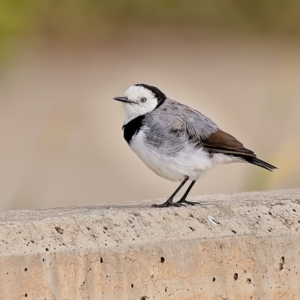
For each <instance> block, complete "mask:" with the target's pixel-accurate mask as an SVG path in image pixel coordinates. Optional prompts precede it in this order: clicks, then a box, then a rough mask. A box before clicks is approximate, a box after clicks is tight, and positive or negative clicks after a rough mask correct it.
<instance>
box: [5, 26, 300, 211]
mask: <svg viewBox="0 0 300 300" xmlns="http://www.w3.org/2000/svg"><path fill="white" fill-rule="evenodd" d="M14 49H16V50H14V52H13V53H11V54H10V56H9V59H8V60H7V62H6V64H5V66H4V67H2V71H1V76H0V132H1V133H0V136H1V139H0V143H1V152H0V166H1V168H0V199H1V202H0V209H2V210H3V209H17V208H38V207H52V206H69V205H91V204H97V203H115V202H124V201H130V200H142V199H147V198H157V197H160V198H161V197H167V196H169V195H170V194H171V192H173V190H174V189H175V188H176V187H177V184H176V183H172V182H168V181H166V180H165V179H163V178H159V177H158V176H157V175H155V174H154V173H152V172H151V171H150V170H148V169H147V167H146V166H144V164H143V163H142V162H141V161H140V160H139V158H138V157H137V156H136V155H135V154H134V153H133V152H131V150H130V149H129V147H128V145H127V144H126V142H125V141H124V139H123V136H122V135H123V134H122V130H121V127H122V122H123V118H124V114H123V111H122V106H121V105H120V103H118V102H115V101H113V100H112V98H113V97H114V96H120V95H123V93H124V91H125V89H126V88H127V87H128V86H129V85H131V84H133V83H147V84H151V85H155V86H157V87H159V88H160V89H161V90H162V91H164V92H165V93H166V94H167V96H169V97H170V98H172V99H175V100H178V101H180V102H183V103H185V104H187V105H190V106H192V107H194V108H196V109H197V110H199V111H201V112H203V113H204V114H206V115H207V116H209V117H211V118H212V119H213V120H214V121H216V122H217V124H218V125H219V126H220V127H221V128H222V129H223V130H225V131H227V132H229V133H231V134H232V135H234V136H235V137H237V138H238V139H240V140H241V141H242V142H243V143H244V145H245V146H246V147H248V148H250V149H252V150H254V151H255V152H256V153H257V154H258V156H259V157H260V158H261V159H264V160H266V161H268V162H270V163H272V164H274V165H276V166H278V167H279V170H277V171H275V172H274V173H270V172H267V171H265V170H262V169H259V168H257V167H254V166H251V165H246V164H235V165H226V166H220V167H218V168H216V169H214V170H211V171H209V172H208V173H207V174H206V175H205V176H204V177H203V178H202V179H201V180H199V182H198V183H197V184H196V186H195V187H194V189H193V190H192V192H191V195H201V194H207V193H233V192H238V191H247V190H262V189H266V190H268V189H278V188H292V187H294V188H296V187H300V159H299V153H300V135H299V129H300V114H299V113H300V100H299V99H300V42H299V40H298V39H297V38H294V37H280V36H277V37H272V36H269V35H263V34H261V35H249V34H248V35H247V37H245V36H244V35H242V34H232V33H231V34H229V33H223V32H221V31H218V32H217V33H216V32H214V31H201V30H199V29H191V28H189V29H181V30H176V29H174V28H172V29H170V28H167V27H156V28H153V27H152V28H148V27H147V28H139V29H138V30H136V29H135V30H133V29H128V30H124V31H123V32H122V34H121V33H119V34H114V35H110V36H109V37H107V38H103V39H101V41H91V40H89V41H87V42H80V43H78V42H74V41H68V42H66V41H62V40H60V41H57V40H55V41H54V40H51V39H49V38H47V39H42V38H34V39H32V40H30V41H28V40H26V42H20V41H18V43H17V47H15V48H14Z"/></svg>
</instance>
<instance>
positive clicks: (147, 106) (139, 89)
mask: <svg viewBox="0 0 300 300" xmlns="http://www.w3.org/2000/svg"><path fill="white" fill-rule="evenodd" d="M165 99H166V96H165V94H164V93H163V92H161V91H160V90H159V89H158V88H156V87H154V86H151V85H147V84H142V83H139V84H134V85H132V86H130V87H129V88H128V89H127V90H126V91H125V96H124V97H115V98H114V100H117V101H121V102H123V103H124V110H125V113H126V120H125V123H127V122H129V121H131V120H133V119H134V118H136V117H138V116H141V115H145V114H146V113H149V112H151V111H153V110H154V109H155V108H157V107H158V106H160V105H161V104H162V103H163V102H164V101H165Z"/></svg>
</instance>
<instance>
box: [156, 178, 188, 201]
mask: <svg viewBox="0 0 300 300" xmlns="http://www.w3.org/2000/svg"><path fill="white" fill-rule="evenodd" d="M188 180H189V178H188V177H186V178H185V179H184V180H183V181H182V182H181V183H180V185H179V187H178V188H177V189H176V190H175V192H174V193H173V194H172V195H171V196H170V198H169V199H168V200H167V201H166V202H164V203H162V204H152V205H151V206H152V207H168V206H182V204H181V203H178V202H177V203H174V202H173V198H174V197H175V195H176V194H177V193H178V192H179V190H180V189H181V188H182V187H183V186H184V184H185V183H186V182H187V181H188Z"/></svg>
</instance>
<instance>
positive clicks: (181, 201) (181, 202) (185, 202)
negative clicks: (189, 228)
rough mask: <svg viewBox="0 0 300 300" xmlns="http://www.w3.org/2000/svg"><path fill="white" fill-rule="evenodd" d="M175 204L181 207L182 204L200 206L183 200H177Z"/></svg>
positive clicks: (197, 203)
mask: <svg viewBox="0 0 300 300" xmlns="http://www.w3.org/2000/svg"><path fill="white" fill-rule="evenodd" d="M175 204H181V205H184V204H186V205H193V206H194V205H201V203H199V202H192V201H187V200H185V199H183V200H179V201H178V202H176V203H175Z"/></svg>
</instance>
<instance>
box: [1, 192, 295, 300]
mask: <svg viewBox="0 0 300 300" xmlns="http://www.w3.org/2000/svg"><path fill="white" fill-rule="evenodd" d="M191 199H192V200H196V201H197V200H198V201H201V203H202V206H197V207H188V208H167V209H165V208H164V209H154V208H150V207H149V205H150V204H151V203H154V201H143V202H141V203H138V204H137V203H130V204H126V205H114V206H110V207H109V206H102V205H101V206H94V207H78V208H57V209H48V210H31V211H29V210H28V211H27V210H23V211H5V212H1V213H0V299H5V300H9V299H34V300H36V299H43V300H44V299H47V300H52V299H55V300H59V299H65V300H66V299H68V300H74V299H97V300H98V299H105V300H110V299H138V300H140V299H141V300H147V299H156V300H157V299H180V300H184V299H209V300H210V299H220V300H221V299H223V300H224V299H227V300H229V299H230V300H233V299H239V300H240V299H253V300H254V299H262V300H265V299H272V300H274V299H285V300H286V299H299V295H300V284H299V282H300V233H299V230H300V190H284V191H274V192H264V193H243V194H235V195H212V196H201V197H191ZM160 201H162V200H156V201H155V202H156V203H159V202H160Z"/></svg>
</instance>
